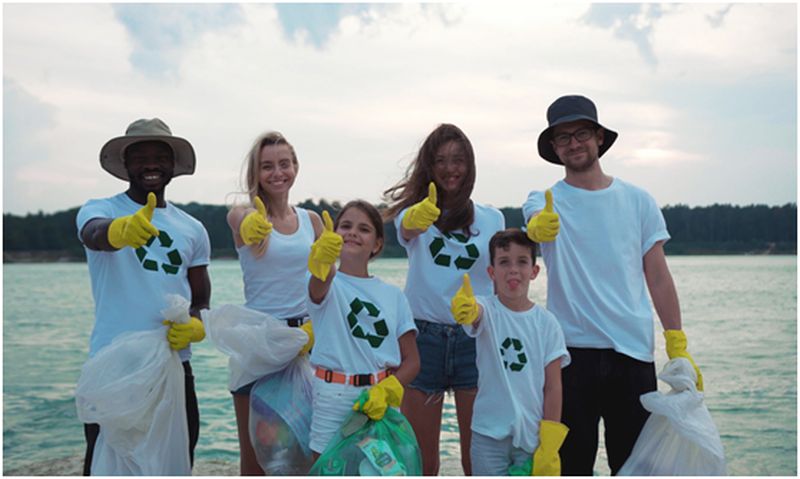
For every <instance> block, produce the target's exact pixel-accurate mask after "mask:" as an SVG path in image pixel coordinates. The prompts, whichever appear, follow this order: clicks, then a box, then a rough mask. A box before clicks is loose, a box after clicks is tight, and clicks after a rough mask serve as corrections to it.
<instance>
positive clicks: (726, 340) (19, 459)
mask: <svg viewBox="0 0 800 479" xmlns="http://www.w3.org/2000/svg"><path fill="white" fill-rule="evenodd" d="M668 261H669V265H670V269H671V270H672V273H673V276H674V278H675V282H676V285H677V288H678V294H679V296H680V301H681V309H682V313H683V322H684V329H685V330H686V332H687V336H688V338H689V350H690V352H692V354H693V356H694V358H695V360H696V361H697V363H698V364H699V365H700V367H701V369H702V371H703V375H704V378H705V387H706V397H705V401H706V405H707V406H708V408H709V410H710V411H711V415H712V417H713V418H714V421H715V422H716V425H717V428H718V429H719V431H720V435H721V437H722V442H723V444H724V446H725V453H726V457H727V460H728V471H729V474H731V475H747V476H750V475H782V476H794V475H796V474H797V258H796V257H795V256H701V257H698V256H693V257H687V256H683V257H680V256H679V257H670V258H669V259H668ZM406 264H407V263H406V260H402V259H380V260H377V261H375V262H374V263H373V264H372V266H371V272H372V273H373V274H375V275H377V276H380V277H381V278H383V279H384V280H385V281H387V282H389V283H393V284H396V285H397V286H400V287H402V285H403V283H404V282H405V274H406ZM543 273H546V272H544V271H543ZM210 275H211V280H212V285H213V292H212V307H213V306H219V305H222V304H225V303H233V304H242V303H243V302H244V300H243V295H242V280H241V272H240V270H239V264H238V262H236V261H232V260H215V261H213V263H212V265H211V267H210ZM3 280H4V281H3V470H4V471H8V470H12V469H18V468H20V467H23V466H26V465H29V464H32V463H37V462H42V461H47V460H52V459H58V458H64V457H70V456H76V455H82V454H83V450H84V441H83V429H82V427H81V424H80V423H79V422H78V419H77V416H76V412H75V404H74V399H73V394H74V389H75V384H76V382H77V379H78V375H79V373H80V368H81V365H82V364H83V362H84V361H85V360H86V357H87V350H88V341H89V334H90V332H91V328H92V322H93V318H92V297H91V291H90V286H89V275H88V271H87V267H86V265H85V264H83V263H60V264H7V265H3ZM546 290H547V284H546V274H542V275H540V276H539V279H537V280H536V281H535V282H534V283H533V285H532V290H531V299H533V300H534V301H536V302H539V303H541V304H544V303H545V297H546ZM657 331H659V334H657V335H656V367H657V369H659V370H660V368H661V367H662V366H663V364H664V363H665V362H666V359H667V358H666V355H665V353H664V340H663V337H662V336H661V335H660V331H661V327H660V326H657ZM192 366H193V369H194V371H195V375H196V381H197V395H198V398H199V402H200V417H201V430H200V441H199V444H198V446H197V451H196V457H197V458H198V459H201V460H202V459H221V460H226V461H231V462H236V461H237V460H238V442H237V439H236V423H235V420H234V413H233V407H232V403H231V398H230V394H229V393H228V391H227V390H226V383H227V358H226V357H225V356H223V355H222V354H221V353H219V352H218V351H217V350H216V349H215V348H214V346H213V345H212V344H211V343H210V341H204V342H202V343H200V344H198V345H195V346H194V356H193V358H192ZM659 387H661V388H663V387H664V384H660V385H659ZM601 437H602V436H601ZM458 454H459V453H458V427H457V424H456V419H455V409H454V407H453V402H452V398H448V399H446V400H445V411H444V422H443V425H442V456H443V459H448V458H449V459H451V460H450V461H446V462H449V463H450V464H453V463H454V461H452V459H453V458H456V457H457V456H458ZM598 456H599V459H600V460H598V463H597V465H596V468H595V472H596V474H601V475H603V474H608V468H607V466H606V465H605V452H604V450H603V449H602V447H601V450H600V451H599V452H598ZM443 473H449V474H456V475H457V474H460V473H461V471H460V469H458V470H455V471H453V470H450V471H443Z"/></svg>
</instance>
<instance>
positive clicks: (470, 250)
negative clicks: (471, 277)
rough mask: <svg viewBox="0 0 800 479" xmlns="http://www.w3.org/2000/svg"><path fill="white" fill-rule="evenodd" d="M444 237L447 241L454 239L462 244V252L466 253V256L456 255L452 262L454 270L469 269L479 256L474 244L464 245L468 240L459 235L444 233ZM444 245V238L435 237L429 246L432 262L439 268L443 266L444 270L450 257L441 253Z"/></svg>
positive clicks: (448, 263)
mask: <svg viewBox="0 0 800 479" xmlns="http://www.w3.org/2000/svg"><path fill="white" fill-rule="evenodd" d="M444 236H445V237H446V238H448V239H454V240H456V241H458V242H459V243H462V244H464V245H465V246H464V250H465V251H466V253H467V256H461V255H458V257H457V258H456V259H455V261H453V264H454V265H455V266H456V269H470V268H471V267H472V265H473V264H475V261H476V260H477V259H478V257H479V256H480V253H479V252H478V247H477V246H475V244H474V243H469V244H466V243H467V241H468V239H467V237H466V236H465V235H463V234H461V233H445V234H444ZM444 246H445V243H444V238H442V237H441V236H437V237H436V238H435V239H434V240H433V241H431V244H430V246H429V248H430V250H431V256H432V257H433V262H434V263H436V264H438V265H439V266H444V267H445V268H449V267H450V261H451V255H449V254H444V253H442V250H443V249H444Z"/></svg>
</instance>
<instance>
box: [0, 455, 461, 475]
mask: <svg viewBox="0 0 800 479" xmlns="http://www.w3.org/2000/svg"><path fill="white" fill-rule="evenodd" d="M82 473H83V456H72V457H65V458H61V459H52V460H49V461H42V462H37V463H34V464H31V465H28V466H25V467H22V468H19V469H12V470H4V471H3V475H4V476H80V475H81V474H82ZM439 474H440V475H442V476H460V475H462V474H463V473H462V471H461V464H459V462H458V460H457V459H454V458H445V457H443V458H442V465H441V471H440V472H439ZM192 475H193V476H238V475H239V464H238V463H235V462H229V461H222V460H216V459H201V460H198V461H197V462H196V463H195V465H194V468H193V470H192Z"/></svg>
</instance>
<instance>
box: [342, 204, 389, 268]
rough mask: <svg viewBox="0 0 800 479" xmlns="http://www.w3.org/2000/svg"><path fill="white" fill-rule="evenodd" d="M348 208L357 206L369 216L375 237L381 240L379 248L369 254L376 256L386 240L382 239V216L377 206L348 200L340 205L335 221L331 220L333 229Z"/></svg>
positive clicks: (371, 256) (370, 257)
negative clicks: (340, 208)
mask: <svg viewBox="0 0 800 479" xmlns="http://www.w3.org/2000/svg"><path fill="white" fill-rule="evenodd" d="M350 208H357V209H359V210H361V212H362V213H364V214H365V215H367V218H369V222H370V223H372V226H373V227H374V228H375V239H376V240H381V248H380V249H379V250H378V252H377V253H375V254H370V255H369V259H372V258H375V257H377V256H378V255H379V254H381V251H383V247H384V246H385V245H386V240H385V239H384V234H383V218H381V214H380V212H379V211H378V209H377V208H375V206H374V205H373V204H372V203H368V202H366V201H364V200H353V201H349V202H348V203H347V204H346V205H344V206H343V207H342V210H341V211H339V214H338V215H336V221H334V222H333V230H334V231H336V228H338V227H339V220H341V219H342V216H343V215H344V212H345V211H347V210H349V209H350Z"/></svg>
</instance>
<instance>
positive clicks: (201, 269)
mask: <svg viewBox="0 0 800 479" xmlns="http://www.w3.org/2000/svg"><path fill="white" fill-rule="evenodd" d="M187 274H188V278H189V288H190V289H191V291H192V305H191V306H190V307H189V314H191V315H192V316H194V317H196V318H197V319H200V320H202V318H201V317H200V310H201V309H208V306H209V302H210V301H211V280H210V279H209V277H208V267H206V266H195V267H194V268H189V271H188V272H187Z"/></svg>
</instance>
